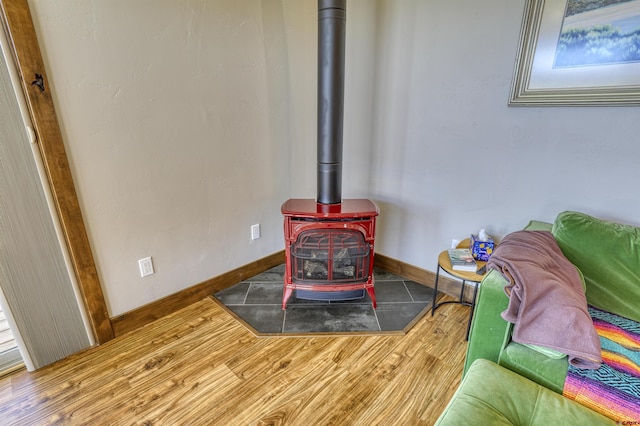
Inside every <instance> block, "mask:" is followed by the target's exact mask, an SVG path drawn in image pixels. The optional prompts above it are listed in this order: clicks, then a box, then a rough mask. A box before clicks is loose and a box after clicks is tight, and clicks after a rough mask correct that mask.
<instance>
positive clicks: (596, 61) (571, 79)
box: [509, 0, 640, 106]
mask: <svg viewBox="0 0 640 426" xmlns="http://www.w3.org/2000/svg"><path fill="white" fill-rule="evenodd" d="M509 105H525V106H526V105H549V106H555V105H640V0H526V4H525V10H524V16H523V21H522V30H521V34H520V45H519V49H518V54H517V57H516V66H515V70H514V76H513V82H512V86H511V95H510V98H509Z"/></svg>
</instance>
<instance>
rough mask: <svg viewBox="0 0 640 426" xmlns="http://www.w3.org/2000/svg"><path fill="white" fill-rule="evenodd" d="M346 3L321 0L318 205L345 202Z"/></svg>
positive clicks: (319, 17) (319, 15)
mask: <svg viewBox="0 0 640 426" xmlns="http://www.w3.org/2000/svg"><path fill="white" fill-rule="evenodd" d="M346 15H347V10H346V0H318V95H317V96H318V99H317V102H318V111H317V113H318V118H317V119H318V122H317V198H316V199H317V202H318V203H319V204H340V203H341V201H342V146H343V127H344V80H345V71H344V70H345V49H346V47H345V46H346V44H345V39H346Z"/></svg>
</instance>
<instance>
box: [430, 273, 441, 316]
mask: <svg viewBox="0 0 640 426" xmlns="http://www.w3.org/2000/svg"><path fill="white" fill-rule="evenodd" d="M439 278H440V264H439V263H438V266H437V267H436V281H435V283H434V284H433V302H432V303H431V316H433V314H434V312H435V311H436V297H437V296H438V279H439Z"/></svg>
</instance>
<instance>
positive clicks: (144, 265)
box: [138, 257, 155, 277]
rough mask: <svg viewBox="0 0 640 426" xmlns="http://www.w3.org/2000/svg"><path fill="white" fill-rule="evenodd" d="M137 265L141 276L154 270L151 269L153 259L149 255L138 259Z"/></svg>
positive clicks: (147, 274)
mask: <svg viewBox="0 0 640 426" xmlns="http://www.w3.org/2000/svg"><path fill="white" fill-rule="evenodd" d="M138 267H139V268H140V276H141V277H146V276H149V275H152V274H153V273H154V272H155V271H154V270H153V261H152V260H151V258H150V257H145V258H144V259H140V260H138Z"/></svg>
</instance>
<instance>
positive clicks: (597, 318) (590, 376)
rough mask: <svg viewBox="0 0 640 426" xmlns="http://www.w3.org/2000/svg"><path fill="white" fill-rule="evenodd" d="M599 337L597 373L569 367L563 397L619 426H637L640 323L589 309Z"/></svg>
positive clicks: (639, 394) (639, 411) (639, 381)
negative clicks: (622, 424)
mask: <svg viewBox="0 0 640 426" xmlns="http://www.w3.org/2000/svg"><path fill="white" fill-rule="evenodd" d="M589 314H590V315H591V317H592V319H593V324H594V325H595V327H596V330H597V332H598V335H599V336H600V345H601V347H602V365H601V366H600V368H599V369H597V370H585V369H578V368H575V367H573V366H571V365H570V366H569V372H568V374H567V379H566V381H565V384H564V391H563V395H564V396H565V397H567V398H569V399H573V400H575V401H576V402H579V403H580V404H582V405H585V406H587V407H589V408H591V409H592V410H595V411H598V412H600V413H602V414H604V415H605V416H607V417H610V418H611V419H613V420H616V421H618V422H633V423H634V424H635V422H640V323H637V322H635V321H632V320H629V319H627V318H623V317H620V316H618V315H615V314H612V313H610V312H605V311H601V310H599V309H596V308H594V307H592V306H589Z"/></svg>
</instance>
